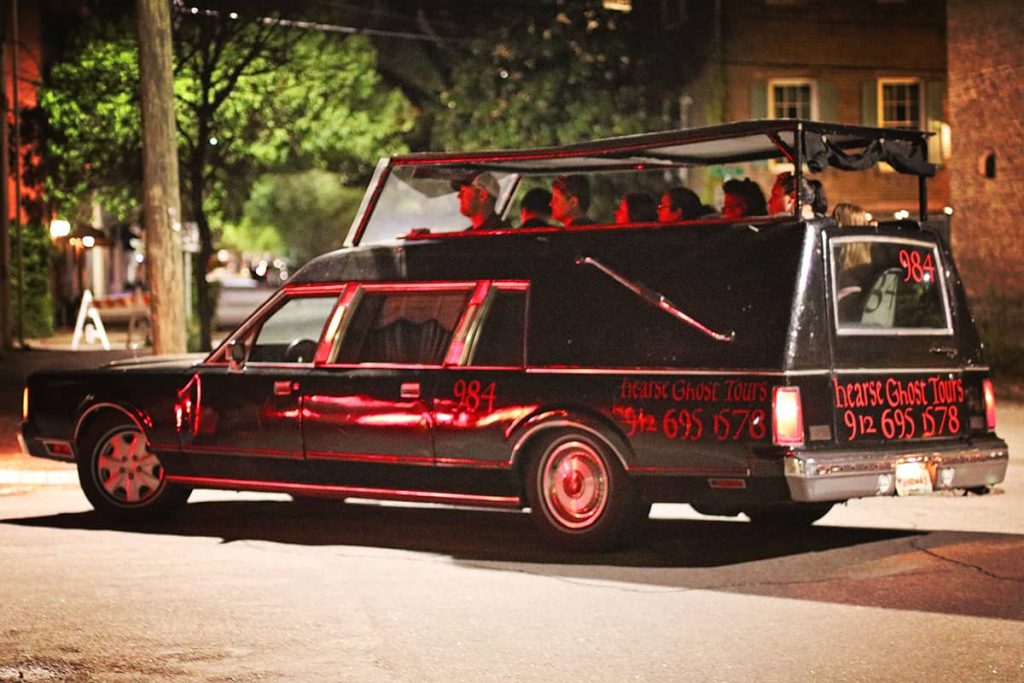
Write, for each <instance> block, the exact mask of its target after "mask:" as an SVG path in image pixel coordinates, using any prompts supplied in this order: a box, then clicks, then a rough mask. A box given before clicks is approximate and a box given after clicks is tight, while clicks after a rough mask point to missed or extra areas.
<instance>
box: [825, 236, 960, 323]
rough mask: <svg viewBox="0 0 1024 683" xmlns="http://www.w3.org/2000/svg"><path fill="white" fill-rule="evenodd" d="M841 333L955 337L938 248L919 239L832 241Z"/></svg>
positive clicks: (834, 283)
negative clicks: (949, 335) (946, 335)
mask: <svg viewBox="0 0 1024 683" xmlns="http://www.w3.org/2000/svg"><path fill="white" fill-rule="evenodd" d="M831 245H832V246H831V249H832V288H833V289H832V292H833V302H834V307H835V319H836V325H837V328H838V331H839V334H866V335H871V334H950V333H951V332H952V327H951V325H950V320H949V303H948V299H947V296H946V290H945V286H944V284H943V283H944V282H945V277H944V274H943V269H942V262H941V260H940V259H939V252H938V249H937V248H936V246H935V245H934V244H932V243H929V242H923V241H917V240H900V239H886V238H867V237H838V238H835V239H833V240H832V241H831Z"/></svg>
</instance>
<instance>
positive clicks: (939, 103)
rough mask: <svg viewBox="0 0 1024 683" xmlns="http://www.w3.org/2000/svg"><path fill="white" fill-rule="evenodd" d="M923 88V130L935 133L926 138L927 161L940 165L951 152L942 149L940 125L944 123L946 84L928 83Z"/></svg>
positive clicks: (941, 82) (942, 82)
mask: <svg viewBox="0 0 1024 683" xmlns="http://www.w3.org/2000/svg"><path fill="white" fill-rule="evenodd" d="M924 87H925V90H924V102H925V104H924V107H925V109H924V118H925V130H927V131H928V132H930V133H935V135H933V136H931V137H930V138H928V160H929V161H931V162H933V163H936V164H941V163H944V162H945V161H946V159H947V158H948V157H949V154H950V152H951V150H948V149H943V148H942V124H944V123H945V122H946V82H945V81H928V82H927V83H925V86H924Z"/></svg>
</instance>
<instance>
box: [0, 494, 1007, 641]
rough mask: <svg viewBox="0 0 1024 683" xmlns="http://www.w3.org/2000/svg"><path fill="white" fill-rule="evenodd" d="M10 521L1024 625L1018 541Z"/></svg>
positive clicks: (319, 522) (390, 515) (280, 503)
mask: <svg viewBox="0 0 1024 683" xmlns="http://www.w3.org/2000/svg"><path fill="white" fill-rule="evenodd" d="M0 523H6V524H14V525H20V526H33V527H50V528H59V529H85V530H90V529H95V530H111V529H113V530H121V531H128V532H132V533H143V534H152V535H160V534H164V535H173V536H191V537H204V538H209V537H219V538H221V539H222V540H223V542H224V543H232V542H237V541H265V542H271V543H281V544H293V545H304V546H356V547H363V548H377V549H393V550H402V551H414V552H423V553H430V554H433V555H437V556H444V557H450V558H452V559H453V560H454V561H455V562H456V563H458V564H462V565H466V566H472V567H473V568H476V569H488V570H493V571H503V572H507V571H515V572H522V573H527V574H532V575H537V576H547V577H551V578H558V579H561V580H573V581H586V582H610V583H608V584H607V585H608V586H609V587H615V586H620V587H621V585H622V584H623V583H627V584H632V585H631V586H630V587H629V588H628V589H629V590H643V591H659V590H664V591H668V592H678V591H686V590H709V591H717V592H730V593H739V594H747V595H759V596H765V597H779V598H788V599H800V600H814V601H818V602H825V603H836V604H845V605H859V606H864V607H880V608H887V609H901V610H917V611H926V612H941V613H948V614H957V615H969V616H979V617H988V618H1001V619H1012V620H1017V621H1024V590H1021V587H1022V584H1024V537H1022V536H1016V535H1010V534H979V533H969V532H954V531H924V532H915V531H906V530H895V529H866V528H848V527H829V526H824V525H821V526H813V527H809V528H804V529H799V530H795V531H790V532H780V531H774V532H772V531H768V530H766V529H763V528H759V527H756V526H754V525H751V524H745V523H735V522H726V521H712V520H709V521H703V520H690V519H652V520H649V521H648V523H647V524H646V525H645V526H644V527H643V529H642V530H641V532H640V533H639V534H638V537H637V538H636V539H635V542H634V543H633V545H632V546H631V547H628V548H624V549H622V550H618V551H615V552H607V553H593V554H581V553H573V552H568V551H564V550H560V549H557V548H553V547H551V546H548V545H545V544H544V543H543V541H542V539H541V538H540V537H539V536H538V535H537V533H536V532H535V531H534V529H533V527H532V524H531V522H530V519H529V518H528V516H527V515H525V514H522V513H515V512H493V511H477V510H459V509H451V508H436V509H425V508H419V507H392V506H383V505H376V504H360V503H341V502H334V501H322V502H320V501H316V502H310V503H305V502H303V503H294V502H290V501H286V500H273V501H262V500H261V501H250V500H244V501H229V502H223V501H211V502H199V503H192V504H190V505H188V506H186V507H185V509H184V510H182V512H181V513H180V514H179V515H178V516H177V517H176V518H174V519H173V520H170V521H165V522H160V523H154V524H148V525H144V526H143V525H131V526H125V525H122V526H118V525H112V524H110V523H109V522H107V521H105V520H104V519H103V518H101V517H100V516H99V515H97V514H95V513H94V512H91V511H90V512H83V513H72V514H59V515H49V516H43V517H32V518H22V519H8V520H4V521H3V522H0ZM825 523H826V524H827V518H826V520H825ZM819 524H820V523H819ZM602 585H604V584H603V583H602Z"/></svg>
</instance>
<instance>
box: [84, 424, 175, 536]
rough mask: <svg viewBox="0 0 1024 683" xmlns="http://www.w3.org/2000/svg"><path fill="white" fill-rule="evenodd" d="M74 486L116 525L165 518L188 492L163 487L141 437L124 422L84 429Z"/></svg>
mask: <svg viewBox="0 0 1024 683" xmlns="http://www.w3.org/2000/svg"><path fill="white" fill-rule="evenodd" d="M78 481H79V484H80V485H81V487H82V491H83V492H84V493H85V497H86V498H88V499H89V502H90V503H92V506H93V508H94V509H95V510H96V511H97V512H99V513H100V514H102V515H103V516H104V517H107V518H110V519H114V520H117V521H150V520H156V519H163V518H166V517H170V516H171V515H173V514H174V512H176V511H177V510H178V509H179V508H181V507H182V506H183V505H184V504H185V503H186V502H187V501H188V497H189V495H190V494H191V493H192V489H189V488H186V487H183V486H176V485H173V484H168V483H167V480H166V479H165V475H164V468H163V465H162V464H161V463H160V459H159V458H157V456H156V454H155V453H153V452H152V451H150V450H149V444H148V443H147V442H146V435H145V434H143V433H142V430H140V429H139V427H138V425H136V424H135V423H134V422H132V421H130V420H128V419H126V418H113V419H105V420H103V421H102V422H100V423H98V424H96V425H94V426H93V427H92V428H91V429H89V431H88V432H87V434H86V436H85V438H83V439H82V441H81V443H80V448H79V458H78Z"/></svg>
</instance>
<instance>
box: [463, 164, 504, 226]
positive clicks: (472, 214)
mask: <svg viewBox="0 0 1024 683" xmlns="http://www.w3.org/2000/svg"><path fill="white" fill-rule="evenodd" d="M452 187H453V188H454V189H456V190H458V191H459V212H460V213H461V214H462V215H463V216H465V217H466V218H468V219H469V220H470V223H471V225H470V226H469V228H468V229H469V230H501V229H503V228H509V227H511V226H510V225H509V223H508V221H506V220H505V219H503V218H502V217H501V216H499V215H498V214H496V213H495V212H494V203H495V202H496V201H497V200H498V194H499V192H500V190H499V189H498V180H497V179H496V178H495V177H494V176H493V175H491V174H490V173H486V172H485V173H478V174H477V175H475V176H473V178H472V179H469V180H456V181H455V182H453V183H452Z"/></svg>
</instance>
